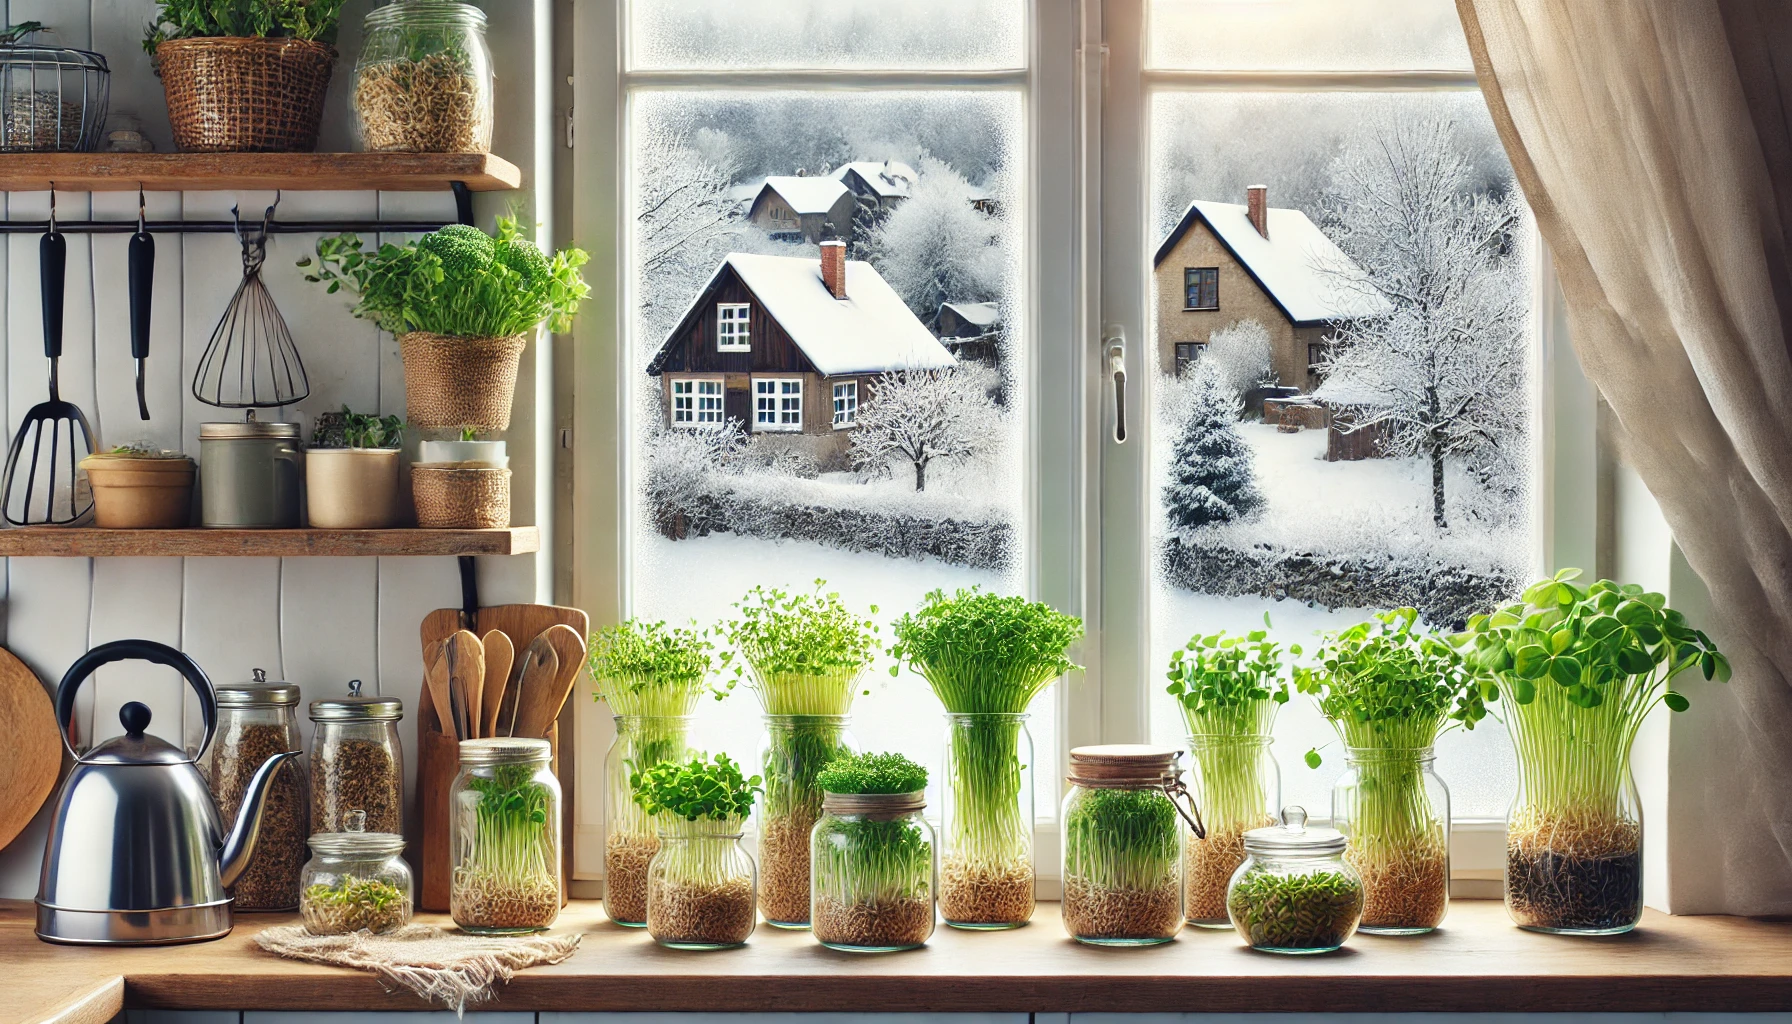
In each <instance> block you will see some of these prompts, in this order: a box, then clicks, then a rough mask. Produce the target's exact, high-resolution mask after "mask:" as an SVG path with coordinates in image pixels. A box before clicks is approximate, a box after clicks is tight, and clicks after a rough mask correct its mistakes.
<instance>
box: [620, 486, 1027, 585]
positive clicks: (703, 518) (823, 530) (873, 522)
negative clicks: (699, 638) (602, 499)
mask: <svg viewBox="0 0 1792 1024" xmlns="http://www.w3.org/2000/svg"><path fill="white" fill-rule="evenodd" d="M653 511H654V525H655V526H656V527H657V528H658V529H659V531H660V533H662V534H664V535H665V536H667V537H669V538H671V539H673V540H683V539H685V538H686V537H703V536H707V535H709V534H711V533H733V534H737V535H740V536H744V537H762V538H766V539H770V540H807V541H815V542H817V543H820V544H825V545H827V546H829V547H833V548H839V549H841V550H845V551H872V552H876V553H877V554H880V555H883V556H884V557H886V558H937V559H939V560H940V561H942V562H950V563H952V564H954V565H963V566H968V567H970V568H973V569H995V570H1005V569H1007V568H1008V561H1009V558H1010V552H1012V551H1013V549H1014V531H1013V529H1012V528H1011V527H1010V526H1009V525H1008V524H1007V523H1005V522H999V521H988V520H976V519H956V518H939V517H935V516H925V515H916V514H914V513H911V512H903V511H895V510H879V509H873V508H850V507H844V508H843V507H839V506H827V505H812V504H801V503H798V502H792V501H788V500H784V499H780V498H773V497H768V496H765V495H751V494H746V493H742V492H740V491H723V492H709V493H705V494H700V495H695V496H691V497H688V498H687V499H686V500H685V501H683V502H680V503H678V504H676V505H674V504H671V503H660V504H658V505H657V506H656V507H655V508H654V510H653Z"/></svg>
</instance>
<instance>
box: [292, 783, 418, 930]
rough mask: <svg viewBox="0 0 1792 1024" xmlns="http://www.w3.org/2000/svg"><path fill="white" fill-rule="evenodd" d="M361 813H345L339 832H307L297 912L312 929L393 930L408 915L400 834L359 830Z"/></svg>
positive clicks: (407, 878) (406, 868)
mask: <svg viewBox="0 0 1792 1024" xmlns="http://www.w3.org/2000/svg"><path fill="white" fill-rule="evenodd" d="M363 817H364V816H363V815H362V814H361V813H360V812H358V811H356V812H353V813H351V814H350V815H349V821H348V825H349V828H348V830H347V831H344V832H326V833H323V834H321V835H315V836H312V837H311V840H310V843H311V859H310V860H309V861H307V862H306V864H305V872H304V878H303V886H304V887H303V889H302V890H301V893H300V900H299V913H300V916H301V917H303V918H304V921H305V928H306V930H307V931H309V932H311V934H313V935H344V934H347V933H349V932H358V931H369V932H372V933H374V934H375V935H382V934H384V933H386V932H390V931H397V930H398V929H400V928H403V927H404V926H405V925H407V924H409V923H410V921H411V898H412V894H413V887H412V884H411V867H410V865H409V864H406V863H405V861H404V857H403V856H402V854H403V852H404V837H403V836H399V835H393V834H392V833H390V832H363V831H361V829H360V826H361V825H362V823H363Z"/></svg>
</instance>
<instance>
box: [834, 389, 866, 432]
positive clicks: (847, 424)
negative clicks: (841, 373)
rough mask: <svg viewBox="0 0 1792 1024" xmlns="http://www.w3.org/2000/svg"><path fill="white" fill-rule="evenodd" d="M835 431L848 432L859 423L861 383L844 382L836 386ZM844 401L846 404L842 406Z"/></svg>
mask: <svg viewBox="0 0 1792 1024" xmlns="http://www.w3.org/2000/svg"><path fill="white" fill-rule="evenodd" d="M832 394H833V398H834V429H835V430H847V429H849V428H851V427H854V426H856V425H858V422H859V382H858V381H856V380H844V381H839V382H837V383H835V384H834V390H833V392H832ZM843 400H844V403H845V404H842V401H843Z"/></svg>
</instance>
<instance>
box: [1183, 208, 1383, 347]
mask: <svg viewBox="0 0 1792 1024" xmlns="http://www.w3.org/2000/svg"><path fill="white" fill-rule="evenodd" d="M1268 217H1269V237H1268V238H1264V237H1263V236H1262V235H1261V234H1258V232H1257V228H1256V225H1254V224H1252V223H1251V218H1250V215H1249V213H1248V212H1247V211H1246V209H1245V207H1244V206H1243V205H1241V204H1238V203H1211V202H1206V201H1203V200H1199V199H1197V200H1196V201H1194V202H1192V203H1190V204H1189V207H1188V212H1186V213H1184V214H1183V215H1182V220H1181V221H1180V222H1178V223H1177V225H1176V228H1175V230H1173V231H1171V232H1170V234H1169V235H1168V237H1166V238H1165V239H1164V242H1163V244H1162V245H1160V246H1158V249H1157V256H1156V258H1155V259H1153V260H1152V266H1156V265H1157V264H1159V263H1162V262H1163V261H1164V259H1165V258H1167V257H1168V256H1169V255H1170V252H1171V250H1173V249H1175V248H1176V243H1178V242H1180V241H1181V240H1182V236H1183V235H1185V234H1187V233H1188V230H1189V228H1191V227H1193V226H1194V223H1195V221H1196V219H1200V220H1202V221H1205V222H1206V224H1207V226H1208V227H1209V228H1212V229H1213V233H1214V234H1215V235H1217V236H1218V237H1219V240H1220V242H1221V243H1222V244H1223V245H1225V247H1226V248H1227V250H1229V251H1230V252H1231V253H1232V255H1233V256H1234V257H1236V258H1237V260H1238V262H1239V263H1240V264H1242V265H1243V266H1244V268H1245V270H1246V271H1248V272H1249V273H1250V275H1251V277H1253V278H1255V279H1256V281H1257V283H1258V284H1259V285H1261V286H1262V288H1263V290H1264V291H1265V292H1267V293H1269V297H1270V298H1271V299H1273V300H1275V303H1276V305H1277V306H1280V307H1281V309H1282V312H1283V313H1284V314H1286V315H1287V317H1288V319H1290V320H1292V321H1294V322H1295V323H1297V324H1303V325H1304V324H1318V323H1324V322H1326V321H1328V320H1351V319H1355V318H1357V317H1364V316H1374V315H1376V314H1378V313H1384V312H1386V311H1387V310H1388V308H1389V307H1388V303H1387V300H1385V299H1383V298H1382V297H1381V296H1379V295H1376V294H1374V293H1373V292H1370V291H1368V290H1367V289H1366V288H1363V287H1352V286H1351V284H1350V281H1349V277H1350V276H1359V277H1360V275H1361V274H1362V271H1361V269H1359V268H1358V267H1357V265H1356V263H1355V262H1354V261H1353V260H1351V258H1350V257H1348V256H1346V255H1344V253H1343V251H1342V250H1340V249H1339V248H1338V247H1337V245H1335V244H1334V243H1333V242H1332V240H1331V239H1329V238H1327V237H1325V233H1324V232H1323V231H1320V230H1319V227H1318V225H1316V224H1314V223H1313V222H1312V221H1310V220H1308V219H1307V215H1306V214H1304V213H1302V212H1300V211H1299V210H1285V209H1278V208H1276V207H1270V208H1269V210H1268ZM1340 274H1343V275H1345V276H1343V277H1341V276H1340Z"/></svg>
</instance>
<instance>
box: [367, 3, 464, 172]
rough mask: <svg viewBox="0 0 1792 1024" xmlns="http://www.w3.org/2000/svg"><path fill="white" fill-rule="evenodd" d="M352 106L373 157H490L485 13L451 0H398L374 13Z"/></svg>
mask: <svg viewBox="0 0 1792 1024" xmlns="http://www.w3.org/2000/svg"><path fill="white" fill-rule="evenodd" d="M354 107H355V117H356V120H357V121H358V122H359V124H360V128H361V141H362V143H363V144H364V145H366V147H367V148H368V149H369V150H372V151H374V152H398V153H489V152H490V151H491V148H492V55H491V51H490V50H489V49H488V48H487V47H486V44H485V12H483V11H481V10H480V9H479V8H477V7H474V6H473V5H472V4H464V3H454V2H451V0H397V2H396V3H390V4H387V5H386V6H384V7H380V8H376V9H375V10H373V11H371V12H369V13H368V15H367V21H366V22H365V34H364V35H363V37H362V42H361V57H360V59H359V60H357V61H356V62H355V93H354Z"/></svg>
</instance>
